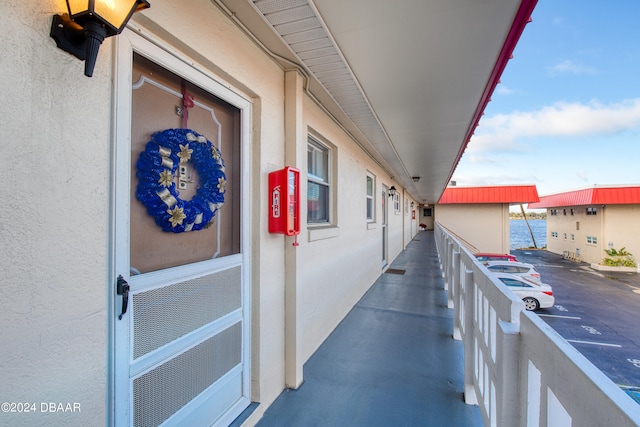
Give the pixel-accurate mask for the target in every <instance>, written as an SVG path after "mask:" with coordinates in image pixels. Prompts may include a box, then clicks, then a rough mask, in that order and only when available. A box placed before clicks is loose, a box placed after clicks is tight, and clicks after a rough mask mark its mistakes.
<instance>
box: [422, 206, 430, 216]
mask: <svg viewBox="0 0 640 427" xmlns="http://www.w3.org/2000/svg"><path fill="white" fill-rule="evenodd" d="M422 216H431V208H424V209H422Z"/></svg>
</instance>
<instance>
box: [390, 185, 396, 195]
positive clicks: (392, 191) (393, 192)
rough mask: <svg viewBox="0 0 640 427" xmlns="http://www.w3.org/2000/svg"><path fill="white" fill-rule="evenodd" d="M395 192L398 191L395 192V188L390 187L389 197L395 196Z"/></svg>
mask: <svg viewBox="0 0 640 427" xmlns="http://www.w3.org/2000/svg"><path fill="white" fill-rule="evenodd" d="M397 191H398V190H396V187H394V186H393V185H392V186H391V188H390V189H389V197H393V196H395V195H396V192H397Z"/></svg>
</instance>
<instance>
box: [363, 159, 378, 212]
mask: <svg viewBox="0 0 640 427" xmlns="http://www.w3.org/2000/svg"><path fill="white" fill-rule="evenodd" d="M370 181H371V193H369V182H370ZM364 191H365V201H366V211H365V215H366V218H367V222H375V220H376V204H375V194H376V177H375V175H374V174H372V173H371V172H369V171H367V178H366V180H365V190H364Z"/></svg>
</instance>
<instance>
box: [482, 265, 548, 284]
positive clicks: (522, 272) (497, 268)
mask: <svg viewBox="0 0 640 427" xmlns="http://www.w3.org/2000/svg"><path fill="white" fill-rule="evenodd" d="M484 266H485V267H487V269H488V270H489V271H490V272H492V273H509V274H513V275H516V276H520V277H523V278H525V279H527V280H530V281H532V282H534V283H538V284H540V283H542V279H541V278H540V273H538V271H537V270H536V269H535V267H534V266H533V265H531V264H527V263H524V262H513V261H487V262H485V263H484Z"/></svg>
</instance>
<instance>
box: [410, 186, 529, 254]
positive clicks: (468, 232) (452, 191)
mask: <svg viewBox="0 0 640 427" xmlns="http://www.w3.org/2000/svg"><path fill="white" fill-rule="evenodd" d="M539 200H540V198H539V197H538V191H537V189H536V186H535V185H494V186H482V187H457V186H449V187H447V188H446V189H445V191H444V192H443V193H442V196H441V197H440V199H439V201H438V204H437V205H436V207H435V220H436V221H438V222H439V223H440V224H441V225H442V226H443V227H446V228H448V229H449V230H450V231H451V232H454V233H455V234H456V235H458V236H459V238H460V239H462V240H463V241H465V242H466V244H467V246H468V247H469V249H470V250H472V251H474V252H494V253H509V251H510V232H511V230H510V223H509V206H510V205H513V204H521V203H522V204H525V203H533V202H538V201H539ZM421 220H422V219H421Z"/></svg>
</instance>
